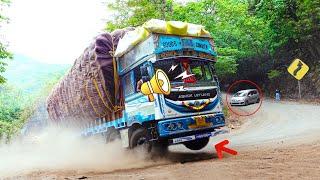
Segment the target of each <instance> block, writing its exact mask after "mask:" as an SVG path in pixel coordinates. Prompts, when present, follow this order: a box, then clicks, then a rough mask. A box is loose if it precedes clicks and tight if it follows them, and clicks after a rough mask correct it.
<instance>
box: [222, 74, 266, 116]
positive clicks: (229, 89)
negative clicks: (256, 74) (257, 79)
mask: <svg viewBox="0 0 320 180" xmlns="http://www.w3.org/2000/svg"><path fill="white" fill-rule="evenodd" d="M240 83H247V84H251V85H253V86H255V87H256V88H257V89H258V91H259V98H260V102H259V107H258V108H257V109H256V110H255V111H254V112H252V113H250V114H240V113H237V112H235V111H233V110H232V108H231V105H230V103H229V101H228V94H229V93H230V92H231V90H232V88H233V87H234V86H235V85H237V84H240ZM262 101H263V94H262V90H261V88H260V86H258V85H257V84H256V83H254V82H252V81H250V80H238V81H235V82H234V83H232V84H231V86H230V87H229V88H228V91H227V95H226V102H227V106H228V109H229V110H230V111H231V112H233V113H234V114H236V115H238V116H251V115H253V114H255V113H257V112H258V111H259V109H260V108H261V105H262Z"/></svg>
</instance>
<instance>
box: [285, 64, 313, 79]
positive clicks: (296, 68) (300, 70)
mask: <svg viewBox="0 0 320 180" xmlns="http://www.w3.org/2000/svg"><path fill="white" fill-rule="evenodd" d="M308 71H309V66H308V65H306V64H305V63H304V62H303V61H301V60H300V59H295V60H293V62H292V63H291V64H290V66H289V67H288V72H289V73H290V74H291V75H292V76H293V77H295V78H296V79H298V80H301V79H302V78H303V77H304V75H306V74H307V72H308Z"/></svg>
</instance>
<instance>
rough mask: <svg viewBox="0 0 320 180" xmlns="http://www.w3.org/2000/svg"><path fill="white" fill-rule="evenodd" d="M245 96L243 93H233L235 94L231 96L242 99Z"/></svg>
mask: <svg viewBox="0 0 320 180" xmlns="http://www.w3.org/2000/svg"><path fill="white" fill-rule="evenodd" d="M246 94H247V93H245V92H237V93H235V94H234V95H233V97H244V96H246Z"/></svg>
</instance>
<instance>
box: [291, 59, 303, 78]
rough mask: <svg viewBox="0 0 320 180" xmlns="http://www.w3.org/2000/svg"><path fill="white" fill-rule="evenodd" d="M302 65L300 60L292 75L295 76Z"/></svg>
mask: <svg viewBox="0 0 320 180" xmlns="http://www.w3.org/2000/svg"><path fill="white" fill-rule="evenodd" d="M302 66H303V64H302V62H301V61H299V63H298V65H297V69H296V70H294V71H293V75H294V76H296V75H297V73H298V72H299V71H300V70H301V69H302Z"/></svg>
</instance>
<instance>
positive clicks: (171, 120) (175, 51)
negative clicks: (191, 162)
mask: <svg viewBox="0 0 320 180" xmlns="http://www.w3.org/2000/svg"><path fill="white" fill-rule="evenodd" d="M216 57H217V54H216V51H215V49H214V42H213V40H212V39H211V38H209V37H188V36H178V35H168V34H159V33H151V34H150V35H149V37H148V38H146V39H145V40H144V41H142V42H140V43H138V44H137V45H135V46H134V47H133V48H132V49H131V50H129V51H128V52H126V53H125V54H123V55H122V56H121V57H117V59H116V61H117V70H118V73H119V78H120V82H121V89H122V92H123V97H124V105H125V108H124V110H123V113H122V114H123V116H122V117H121V118H118V119H115V120H112V121H110V120H106V119H104V118H99V119H97V120H96V122H95V123H91V125H90V126H88V127H86V128H85V129H84V130H83V131H82V135H83V136H92V135H96V134H102V135H104V136H105V138H106V140H107V141H108V142H110V141H113V140H115V139H118V138H120V139H121V141H122V145H123V146H124V147H127V148H135V147H137V146H140V147H146V148H148V150H150V149H151V148H152V147H155V146H157V147H161V148H164V149H165V148H167V147H168V146H169V145H173V144H184V145H185V146H186V147H187V148H188V149H191V150H200V149H202V148H204V147H205V146H206V145H207V144H208V142H209V139H210V137H212V136H216V135H218V134H223V133H226V132H227V131H226V129H225V128H224V127H225V125H226V124H225V116H224V114H223V111H222V108H223V104H222V99H221V93H220V89H219V82H218V78H217V76H216V73H215V68H214V65H215V63H216ZM157 72H162V73H163V76H162V78H164V79H161V77H160V76H159V77H158V76H157ZM157 85H158V86H159V87H158V88H160V90H155V89H157V88H156V86H157ZM142 87H147V88H149V90H150V94H149V95H146V94H145V93H144V92H143V90H142ZM161 88H163V89H166V90H164V91H166V92H162V91H161Z"/></svg>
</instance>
